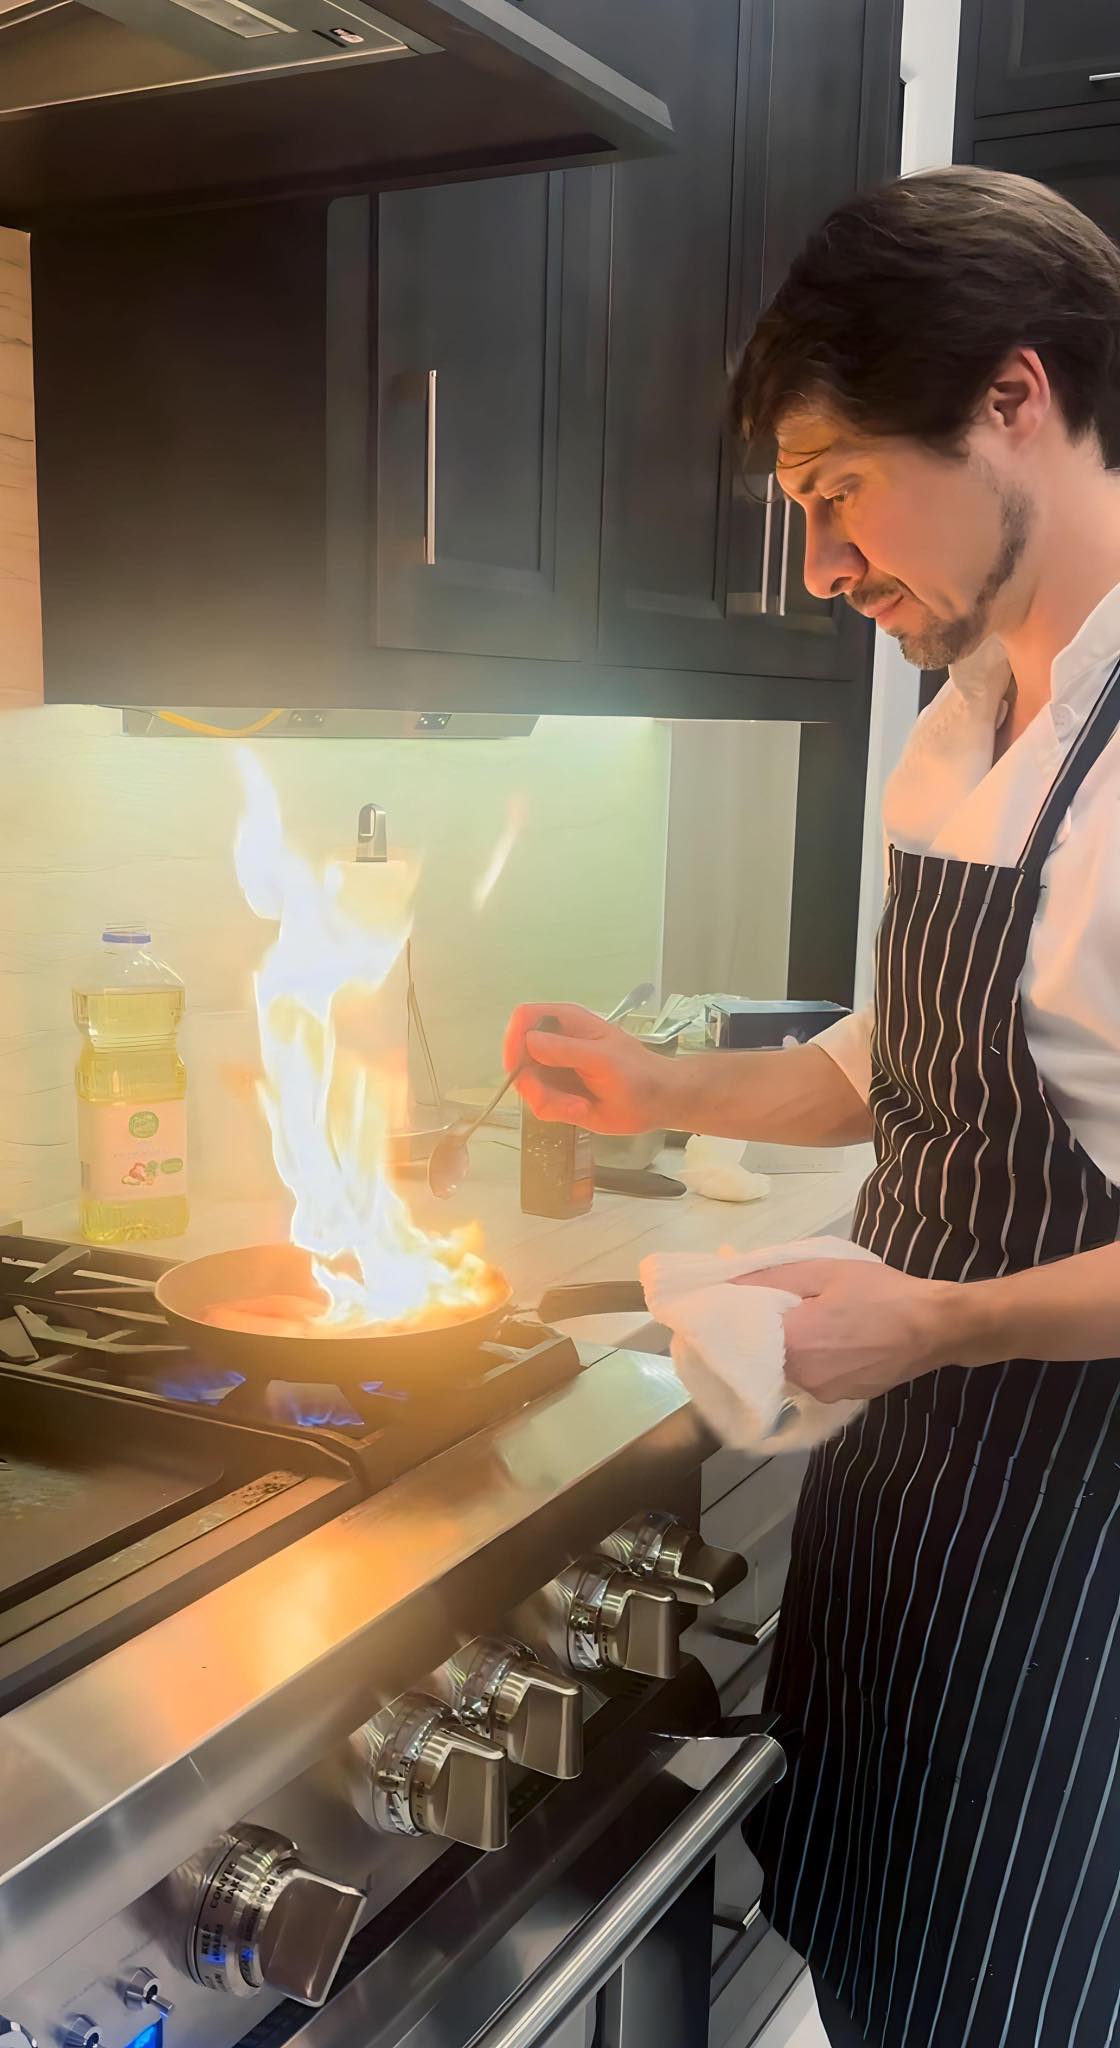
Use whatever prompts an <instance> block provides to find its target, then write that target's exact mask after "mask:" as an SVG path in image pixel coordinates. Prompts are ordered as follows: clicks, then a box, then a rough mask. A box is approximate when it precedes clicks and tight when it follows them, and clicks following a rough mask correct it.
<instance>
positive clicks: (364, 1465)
mask: <svg viewBox="0 0 1120 2048" xmlns="http://www.w3.org/2000/svg"><path fill="white" fill-rule="evenodd" d="M165 1270H166V1266H165V1264H164V1263H162V1262H160V1261H158V1260H155V1259H151V1258H145V1257H143V1256H142V1255H138V1254H135V1253H129V1252H122V1251H116V1250H93V1249H91V1247H89V1246H76V1245H59V1244H55V1243H50V1242H47V1241H44V1240H38V1239H25V1238H21V1237H7V1238H2V1239H0V1413H2V1415H3V1431H2V1434H0V1707H2V1706H11V1705H13V1704H14V1703H15V1702H16V1701H18V1700H20V1699H24V1698H27V1697H29V1696H30V1695H31V1694H33V1693H34V1692H35V1691H38V1690H41V1689H42V1687H43V1685H44V1684H46V1683H53V1682H54V1681H56V1680H57V1679H58V1678H60V1677H61V1676H63V1675H64V1673H66V1672H67V1671H70V1670H74V1669H75V1668H77V1666H78V1665H79V1664H80V1663H82V1662H84V1661H87V1660H88V1659H89V1658H90V1657H91V1656H93V1655H96V1654H100V1653H102V1652H103V1651H104V1650H105V1649H107V1648H108V1647H110V1645H111V1644H112V1643H114V1642H119V1641H121V1640H122V1639H123V1638H124V1637H125V1636H126V1635H128V1634H129V1633H133V1632H135V1630H136V1629H137V1628H139V1627H147V1626H150V1624H151V1623H152V1622H153V1621H155V1620H157V1619H158V1618H159V1616H160V1615H161V1614H165V1613H168V1612H170V1611H171V1610H172V1609H173V1608H174V1607H176V1606H181V1605H182V1604H183V1601H184V1600H185V1599H187V1598H190V1597H197V1595H198V1594H199V1593H201V1592H203V1591H205V1590H206V1589H207V1588H208V1587H209V1586H211V1585H213V1584H216V1583H217V1582H218V1581H219V1580H220V1579H221V1578H222V1577H224V1576H228V1575H229V1574H230V1572H232V1571H234V1570H243V1569H245V1568H246V1567H247V1566H248V1565H249V1564H251V1563H253V1562H255V1561H256V1559H258V1558H259V1557H261V1556H264V1555H265V1554H267V1552H268V1551H269V1550H270V1549H274V1548H276V1547H278V1546H279V1545H281V1544H286V1543H289V1542H291V1541H293V1540H294V1539H295V1537H297V1536H298V1535H300V1534H302V1533H303V1532H304V1531H306V1530H307V1529H309V1528H312V1527H314V1526H315V1525H316V1524H317V1523H319V1522H322V1521H325V1520H327V1519H328V1518H329V1517H331V1516H334V1515H337V1514H339V1513H341V1512H342V1510H343V1509H344V1508H345V1507H347V1506H348V1505H350V1503H351V1502H352V1501H354V1500H357V1499H360V1498H361V1497H362V1496H363V1495H365V1494H368V1493H371V1492H374V1491H376V1490H378V1489H379V1488H381V1487H384V1486H386V1485H388V1484H389V1483H390V1481H391V1480H393V1479H395V1478H397V1477H399V1475H400V1474H401V1473H403V1472H407V1471H409V1470H411V1469H412V1468H413V1467H414V1466H416V1465H418V1464H420V1463H422V1462H423V1461H424V1460H426V1459H428V1458H431V1457H434V1456H436V1455H437V1454H438V1453H439V1452H441V1451H444V1450H446V1449H447V1448H448V1447H449V1446H450V1445H451V1444H453V1443H456V1442H458V1441H460V1440H461V1439H462V1438H464V1437H467V1436H470V1435H472V1434H474V1433H475V1432H476V1431H477V1430H479V1429H481V1428H483V1427H485V1426H486V1425H487V1424H488V1423H491V1422H493V1421H495V1420H496V1419H497V1418H498V1417H499V1416H501V1415H503V1414H508V1413H510V1412H512V1411H514V1410H516V1409H517V1408H519V1407H522V1406H524V1405H525V1403H526V1402H528V1401H531V1400H534V1399H537V1398H539V1397H540V1396H541V1395H542V1394H545V1393H548V1392H549V1391H551V1390H552V1389H553V1388H555V1387H558V1386H560V1385H561V1384H563V1382H564V1381H565V1380H568V1379H571V1378H572V1377H573V1376H574V1375H575V1374H576V1373H578V1372H579V1371H581V1370H582V1369H583V1366H584V1364H585V1362H586V1357H581V1355H580V1352H579V1351H578V1350H577V1348H576V1346H575V1345H574V1344H573V1343H572V1342H571V1340H570V1339H568V1338H564V1337H560V1336H558V1335H557V1334H556V1333H555V1332H554V1331H549V1330H546V1329H545V1328H544V1327H543V1325H541V1324H539V1323H536V1322H534V1321H532V1320H531V1319H529V1318H517V1317H510V1318H509V1319H508V1321H507V1323H506V1324H505V1326H504V1327H503V1329H502V1330H501V1332H500V1334H499V1336H498V1338H497V1339H496V1340H495V1341H492V1342H490V1343H488V1344H485V1345H480V1347H479V1351H478V1356H477V1360H476V1362H475V1369H474V1370H473V1371H468V1373H467V1374H466V1375H464V1374H463V1373H462V1372H461V1371H460V1372H459V1373H457V1375H456V1380H455V1383H454V1385H449V1386H447V1387H445V1388H443V1389H441V1390H440V1393H439V1397H438V1399H437V1398H431V1397H429V1398H426V1399H424V1400H417V1399H414V1398H413V1399H410V1398H409V1396H408V1394H407V1391H406V1390H404V1389H399V1388H398V1389H390V1388H386V1387H384V1386H381V1385H379V1386H376V1387H374V1386H362V1385H360V1384H349V1385H346V1386H345V1387H343V1386H339V1387H324V1386H322V1385H321V1384H320V1385H301V1384H298V1383H293V1382H291V1381H288V1380H283V1379H280V1378H277V1379H275V1380H273V1381H270V1382H267V1383H265V1384H263V1385H254V1384H250V1383H247V1382H246V1381H245V1380H244V1379H243V1378H242V1376H241V1375H240V1374H239V1373H236V1372H232V1371H230V1370H229V1369H228V1368H222V1367H219V1366H215V1365H213V1364H212V1363H210V1362H209V1361H208V1360H207V1359H206V1358H205V1357H198V1356H195V1355H193V1354H192V1353H191V1352H190V1351H187V1350H185V1349H184V1348H183V1347H182V1345H181V1343H178V1342H177V1341H176V1338H175V1335H174V1333H173V1332H172V1331H171V1329H170V1328H169V1327H168V1325H167V1323H166V1321H165V1320H164V1317H163V1315H162V1313H161V1311H160V1309H159V1306H158V1304H157V1302H156V1299H155V1293H154V1289H155V1284H156V1281H157V1279H158V1278H159V1276H160V1274H161V1273H162V1272H164V1271H165ZM589 1355H590V1354H588V1356H589ZM122 1445H126V1446H127V1450H126V1452H125V1453H124V1454H123V1455H122ZM6 1532H7V1533H6Z"/></svg>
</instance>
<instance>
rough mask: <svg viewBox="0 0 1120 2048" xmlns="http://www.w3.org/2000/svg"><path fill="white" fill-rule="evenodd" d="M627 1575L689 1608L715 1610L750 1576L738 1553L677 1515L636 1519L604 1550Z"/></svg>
mask: <svg viewBox="0 0 1120 2048" xmlns="http://www.w3.org/2000/svg"><path fill="white" fill-rule="evenodd" d="M603 1549H604V1551H605V1553H606V1555H607V1556H608V1557H613V1558H614V1559H616V1561H617V1562H618V1563H619V1564H620V1565H621V1566H622V1567H623V1569H624V1570H625V1571H628V1572H633V1573H634V1575H635V1576H636V1577H638V1578H651V1579H656V1580H657V1582H658V1584H659V1585H662V1586H668V1587H669V1588H670V1590H671V1591H672V1592H674V1593H675V1594H676V1596H677V1598H678V1600H683V1602H684V1604H685V1606H686V1607H711V1606H712V1605H713V1603H714V1602H715V1601H716V1600H722V1599H723V1596H724V1594H725V1593H730V1591H731V1589H732V1587H733V1586H739V1585H741V1584H742V1582H743V1580H744V1579H745V1578H746V1576H747V1561H746V1559H745V1558H743V1557H740V1555H739V1553H738V1551H737V1550H716V1549H714V1548H713V1547H712V1545H711V1544H710V1543H705V1542H704V1541H703V1538H702V1537H700V1536H698V1535H697V1533H696V1531H695V1529H690V1528H689V1527H688V1525H687V1523H685V1522H678V1521H676V1520H675V1519H674V1517H673V1516H672V1515H666V1514H649V1515H637V1516H635V1518H634V1520H633V1521H632V1522H627V1523H626V1524H625V1526H624V1527H623V1528H621V1529H616V1531H615V1533H614V1535H613V1536H609V1537H608V1538H607V1541H606V1542H605V1543H604V1545H603Z"/></svg>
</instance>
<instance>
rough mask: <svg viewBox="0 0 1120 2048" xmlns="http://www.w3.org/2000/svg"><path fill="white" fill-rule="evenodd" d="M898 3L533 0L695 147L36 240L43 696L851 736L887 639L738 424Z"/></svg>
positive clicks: (869, 129)
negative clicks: (792, 264) (733, 396)
mask: <svg viewBox="0 0 1120 2048" xmlns="http://www.w3.org/2000/svg"><path fill="white" fill-rule="evenodd" d="M0 4H2V0H0ZM900 12H901V8H900V0H702V4H695V5H694V4H691V0H689V4H684V0H611V4H610V6H609V7H603V6H602V5H601V4H600V0H528V4H527V6H526V13H527V14H536V15H537V16H538V17H539V18H540V19H541V21H542V23H543V25H544V26H546V27H558V28H560V30H561V32H563V30H564V29H565V28H566V29H567V32H568V33H570V34H573V35H576V36H578V37H579V38H580V39H581V46H583V47H586V48H587V50H588V51H589V52H591V54H592V55H594V56H596V57H598V58H600V60H601V61H603V62H606V63H611V64H614V65H616V66H622V67H623V68H624V69H625V70H626V75H627V76H629V77H633V78H634V79H636V80H637V82H638V83H639V84H640V85H641V86H643V87H644V88H645V89H646V90H648V91H652V92H654V93H656V94H657V95H658V96H663V97H665V98H666V99H667V100H668V101H669V102H670V104H671V108H672V113H673V118H674V122H675V144H676V146H675V149H674V151H673V153H672V154H670V155H668V156H666V157H664V158H662V159H660V160H657V161H653V160H646V161H642V162H634V163H630V162H628V163H626V164H625V165H622V166H619V165H612V166H610V167H596V168H593V169H591V168H589V169H580V170H578V171H570V172H556V171H551V170H548V169H541V170H533V171H530V172H527V173H524V174H520V175H516V176H511V177H510V178H508V179H507V178H496V179H490V180H481V181H480V180H473V181H470V182H463V183H452V184H449V185H446V186H425V187H420V188H416V189H412V190H407V191H406V190H394V191H381V192H377V191H373V190H369V189H359V190H354V191H347V192H346V193H344V194H342V193H340V194H339V195H338V196H337V197H335V198H334V199H332V200H330V201H328V200H327V199H326V197H325V196H323V195H319V196H316V195H313V194H308V195H304V196H298V195H293V196H291V197H290V198H287V199H284V200H279V199H278V200H277V201H276V202H275V203H271V204H269V205H245V206H237V207H234V206H232V205H231V206H217V207H213V208H207V209H199V210H197V211H174V212H169V213H167V214H164V215H156V214H153V215H151V216H145V217H142V218H141V217H137V218H135V219H133V218H128V219H120V220H117V221H114V222H112V223H111V224H109V223H106V224H105V225H104V227H102V228H101V229H100V230H95V229H92V228H90V229H87V228H86V227H85V226H84V225H82V226H79V225H77V224H74V223H69V224H65V225H64V224H59V225H57V226H51V227H45V228H42V229H40V230H39V231H38V232H37V233H36V234H35V236H34V241H33V267H34V276H35V325H36V387H37V406H38V423H39V455H40V464H39V492H40V514H41V535H42V563H43V606H44V628H45V638H46V688H47V693H48V695H49V696H50V697H52V698H55V699H58V700H68V701H83V700H86V701H88V700H92V701H95V702H110V703H125V704H140V705H144V704H155V705H165V706H166V705H172V706H174V705H182V706H188V705H192V704H193V705H200V706H203V707H214V708H215V709H217V708H220V707H222V706H235V707H236V706H244V707H260V708H263V709H270V708H277V709H291V710H293V711H296V712H297V713H302V712H303V711H305V710H307V709H314V707H315V706H316V705H317V704H326V705H333V706H340V707H342V706H351V707H355V708H362V709H365V708H370V709H378V710H380V709H387V708H393V709H399V710H403V711H406V712H424V713H431V714H433V715H436V716H442V715H443V714H444V713H445V712H454V711H456V710H471V711H480V710H485V711H507V710H508V711H517V712H525V711H557V710H571V711H581V712H589V711H590V712H605V713H636V714H645V715H659V716H688V715H693V716H700V717H733V716H736V715H742V716H749V717H782V718H797V719H806V720H813V719H820V718H822V717H824V718H827V719H829V720H832V721H834V722H837V723H838V724H839V723H840V722H843V721H844V720H847V721H848V725H847V726H846V727H845V730H846V731H847V730H848V729H849V727H850V733H851V735H854V736H855V737H854V738H853V741H852V743H853V745H854V744H856V740H857V739H859V743H860V744H862V739H861V738H860V736H861V735H862V733H863V730H864V727H865V724H866V701H865V699H866V682H867V673H868V663H867V654H868V647H869V636H868V635H867V633H866V631H865V629H864V627H863V625H862V622H859V621H857V620H856V619H855V618H854V617H852V616H851V615H850V614H848V613H847V611H846V610H845V609H844V608H843V607H835V606H831V605H828V604H821V603H819V602H817V601H816V600H814V599H811V598H809V597H808V596H807V594H806V592H805V590H804V585H803V582H802V577H801V550H802V529H801V520H800V515H799V514H798V513H797V512H795V511H793V510H792V509H791V510H790V511H789V513H788V515H787V511H786V507H785V504H784V501H782V500H781V499H780V497H779V495H778V494H777V492H776V491H775V490H774V488H773V486H772V484H770V483H769V482H768V479H767V478H765V477H754V478H751V477H744V476H743V475H742V474H741V471H740V449H739V448H738V446H737V445H736V437H734V436H733V435H732V434H731V433H730V432H728V431H725V427H724V417H723V416H724V409H725V392H726V378H727V367H728V363H729V360H730V359H731V357H732V356H733V354H734V352H735V351H736V350H737V348H738V346H739V345H740V343H741V341H742V339H743V337H744V335H745V334H746V332H747V331H748V330H749V328H750V326H751V324H752V322H753V320H754V318H755V316H756V314H757V311H758V309H759V307H760V305H761V304H762V302H763V300H764V298H765V297H766V296H767V295H768V294H769V293H770V292H772V291H773V289H774V288H775V286H776V285H777V283H778V282H779V280H780V278H781V276H782V273H783V272H784V270H785V268H786V265H787V263H788V261H789V259H790V258H791V256H792V255H793V254H794V252H795V250H796V248H797V247H798V245H799V244H800V242H801V241H802V239H803V237H804V235H805V234H806V233H807V232H808V231H809V229H810V228H811V227H812V226H813V225H814V224H815V223H816V222H817V221H819V220H820V219H821V218H822V217H823V215H824V214H825V212H826V211H827V210H828V208H829V207H830V206H831V205H832V204H834V203H835V202H836V201H838V200H839V199H841V198H842V197H843V196H844V195H845V194H846V193H847V192H849V191H851V190H852V189H853V188H854V187H855V186H856V185H857V184H859V183H861V182H863V181H865V180H869V179H873V178H875V177H877V176H879V175H881V173H882V171H883V170H884V168H886V167H888V166H889V164H890V162H891V149H892V147H894V146H895V145H896V141H897V111H898V34H899V21H900ZM553 17H555V18H553ZM624 60H625V61H624ZM837 681H840V682H842V683H843V685H844V688H843V689H842V690H837V689H836V687H835V685H836V683H837ZM813 992H814V993H819V990H814V991H813Z"/></svg>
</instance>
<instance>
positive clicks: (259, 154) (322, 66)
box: [0, 0, 672, 227]
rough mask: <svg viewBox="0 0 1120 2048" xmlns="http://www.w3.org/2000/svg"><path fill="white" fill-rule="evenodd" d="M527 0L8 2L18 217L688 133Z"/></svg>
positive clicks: (450, 172) (7, 212)
mask: <svg viewBox="0 0 1120 2048" xmlns="http://www.w3.org/2000/svg"><path fill="white" fill-rule="evenodd" d="M671 139H672V129H671V124H670V120H669V115H668V112H667V110H666V108H665V106H664V105H663V103H662V102H661V101H660V100H659V99H657V98H656V97H654V96H653V95H652V94H650V93H648V92H646V91H644V90H642V88H641V87H639V86H637V85H635V84H633V83H632V82H631V81H630V80H628V79H626V78H624V77H622V76H621V75H620V74H619V73H618V72H616V71H613V70H611V69H610V68H609V67H608V66H606V65H604V64H601V63H599V62H598V60H597V59H596V58H594V57H592V56H589V55H588V53H587V52H586V51H584V50H581V49H579V48H577V47H576V46H575V45H574V44H572V43H570V42H568V41H567V40H566V39H565V38H564V37H562V36H558V35H556V34H555V33H554V32H553V31H552V30H551V29H548V28H545V27H543V26H542V25H541V24H540V23H538V22H535V21H534V20H533V19H532V17H531V16H530V15H528V14H526V13H525V12H524V11H523V9H522V8H520V7H518V6H516V5H514V4H512V0H390V5H389V9H388V10H386V9H384V8H379V7H374V6H368V5H366V4H365V0H88V4H87V0H17V4H11V0H8V4H5V0H0V220H2V221H3V222H4V223H5V224H6V225H10V226H13V227H34V226H36V225H40V224H42V223H44V222H47V221H52V222H53V221H59V220H65V219H68V218H71V217H76V218H78V219H82V218H85V217H88V215H89V214H90V213H98V212H112V211H119V210H126V211H135V210H146V209H151V208H160V207H166V206H169V205H174V206H177V207H178V206H184V205H187V206H190V205H204V204H206V203H207V202H208V201H211V200H217V199H221V200H227V199H229V198H231V197H244V198H246V199H258V198H264V197H269V196H271V195H273V194H276V195H279V194H281V193H285V192H293V191H302V192H308V191H326V192H343V191H353V190H359V189H362V188H365V187H370V186H374V185H382V184H391V183H400V182H409V181H415V180H416V179H417V178H418V177H428V176H436V177H453V176H460V175H463V176H466V175H477V174H480V173H483V172H487V171H495V170H503V171H510V170H516V169H523V168H531V167H534V166H541V165H544V164H557V163H574V162H591V161H609V160H611V159H612V158H614V157H616V156H635V155H642V154H646V153H648V152H651V151H655V150H658V149H663V148H665V147H668V146H669V145H670V144H671Z"/></svg>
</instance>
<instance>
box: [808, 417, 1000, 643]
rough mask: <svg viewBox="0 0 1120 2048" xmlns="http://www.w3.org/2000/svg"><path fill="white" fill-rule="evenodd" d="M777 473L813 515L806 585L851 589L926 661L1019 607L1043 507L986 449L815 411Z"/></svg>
mask: <svg viewBox="0 0 1120 2048" xmlns="http://www.w3.org/2000/svg"><path fill="white" fill-rule="evenodd" d="M777 476H778V482H779V483H780V485H781V487H782V489H783V490H784V491H785V493H786V495H787V496H788V497H790V498H791V499H793V501H794V502H795V503H796V504H798V505H800V506H801V507H802V508H803V510H804V513H805V521H806V546H805V582H806V586H807V588H808V589H809V590H810V591H812V593H813V595H814V596H816V597H823V598H833V597H844V598H846V599H847V601H848V603H849V604H850V605H852V606H853V607H854V609H855V610H856V611H859V612H863V613H864V614H865V615H866V616H867V617H869V618H873V619H874V620H875V621H876V623H877V624H878V625H880V626H882V628H883V630H884V632H887V633H890V634H892V635H893V637H894V638H895V639H896V640H897V641H898V643H899V646H900V647H901V649H902V652H903V654H904V655H905V656H906V659H907V661H911V662H913V663H914V664H915V666H916V667H919V668H941V667H943V666H944V665H945V664H946V663H948V662H951V661H956V660H959V659H960V658H961V657H962V656H963V655H966V654H970V653H972V652H973V651H974V650H975V649H976V648H977V647H979V646H980V645H981V644H982V642H983V641H985V640H986V639H987V638H988V637H989V635H990V634H991V633H993V632H998V631H999V630H1000V628H1001V626H1005V625H1006V624H1007V622H1008V617H1009V613H1010V611H1012V610H1014V609H1017V605H1016V584H1017V575H1016V572H1017V571H1019V570H1020V565H1021V563H1022V561H1023V557H1024V553H1025V551H1026V548H1027V543H1028V539H1029V537H1030V532H1031V528H1032V524H1033V517H1032V514H1033V505H1032V501H1031V499H1030V497H1029V496H1028V495H1027V494H1026V493H1025V491H1024V490H1023V489H1022V488H1021V486H1020V485H1019V483H1018V482H1017V480H1016V479H1014V478H1012V477H1010V476H1008V475H1006V474H1005V475H1001V474H1000V473H999V472H998V471H997V470H996V469H995V468H994V467H993V465H992V463H991V462H990V461H989V460H988V459H987V456H986V454H985V453H984V451H983V450H982V449H981V448H978V447H976V446H969V447H968V448H966V451H965V453H964V454H963V455H962V456H960V457H954V456H945V455H940V454H936V453H934V452H933V451H932V450H931V449H928V448H925V447H923V446H921V445H920V444H919V443H917V442H914V441H907V440H902V439H891V440H868V439H865V438H863V437H861V436H860V435H858V434H855V433H853V431H852V430H851V429H850V428H845V427H844V426H843V425H841V424H839V423H838V422H837V421H836V420H835V419H831V420H830V419H829V418H828V417H827V415H825V414H824V413H823V412H816V411H809V410H808V409H806V410H805V411H802V412H798V413H797V414H796V415H791V416H790V417H789V418H788V419H787V420H786V421H784V422H783V425H782V431H781V434H780V437H779V450H778V462H777Z"/></svg>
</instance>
